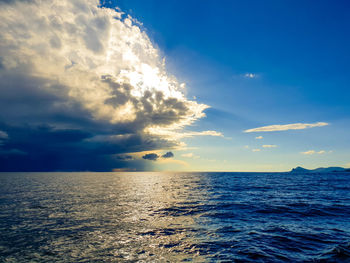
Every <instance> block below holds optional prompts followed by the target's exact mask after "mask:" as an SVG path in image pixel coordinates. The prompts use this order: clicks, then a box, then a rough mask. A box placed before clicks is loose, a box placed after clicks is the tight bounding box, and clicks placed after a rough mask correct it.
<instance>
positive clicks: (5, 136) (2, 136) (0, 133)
mask: <svg viewBox="0 0 350 263" xmlns="http://www.w3.org/2000/svg"><path fill="white" fill-rule="evenodd" d="M8 137H9V136H8V134H7V133H6V132H4V131H0V139H8Z"/></svg>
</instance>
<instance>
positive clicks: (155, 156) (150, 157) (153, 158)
mask: <svg viewBox="0 0 350 263" xmlns="http://www.w3.org/2000/svg"><path fill="white" fill-rule="evenodd" d="M142 158H143V159H145V160H150V161H157V160H158V158H159V155H158V154H156V153H147V154H145V155H144V156H142Z"/></svg>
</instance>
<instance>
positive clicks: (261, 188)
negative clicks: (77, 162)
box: [0, 173, 350, 262]
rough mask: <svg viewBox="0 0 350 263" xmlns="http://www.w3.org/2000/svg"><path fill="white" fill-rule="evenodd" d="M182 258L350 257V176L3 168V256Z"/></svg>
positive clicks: (275, 259) (314, 259)
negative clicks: (17, 170)
mask: <svg viewBox="0 0 350 263" xmlns="http://www.w3.org/2000/svg"><path fill="white" fill-rule="evenodd" d="M181 261H185V262H186V261H192V262H350V174H346V173H334V174H288V173H1V174H0V262H181Z"/></svg>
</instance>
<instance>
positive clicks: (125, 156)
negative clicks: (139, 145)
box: [116, 155, 133, 161]
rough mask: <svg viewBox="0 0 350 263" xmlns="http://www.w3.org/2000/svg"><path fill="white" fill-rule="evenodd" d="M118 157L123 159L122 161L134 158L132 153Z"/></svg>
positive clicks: (117, 157)
mask: <svg viewBox="0 0 350 263" xmlns="http://www.w3.org/2000/svg"><path fill="white" fill-rule="evenodd" d="M116 159H118V160H122V161H130V160H133V158H132V156H131V155H117V156H116Z"/></svg>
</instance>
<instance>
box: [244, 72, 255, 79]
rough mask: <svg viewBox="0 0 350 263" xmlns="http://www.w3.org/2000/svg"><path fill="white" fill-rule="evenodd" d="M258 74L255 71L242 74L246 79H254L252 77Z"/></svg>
mask: <svg viewBox="0 0 350 263" xmlns="http://www.w3.org/2000/svg"><path fill="white" fill-rule="evenodd" d="M257 76H258V75H257V74H255V73H249V72H248V73H246V74H244V77H245V78H248V79H254V78H256V77H257Z"/></svg>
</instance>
